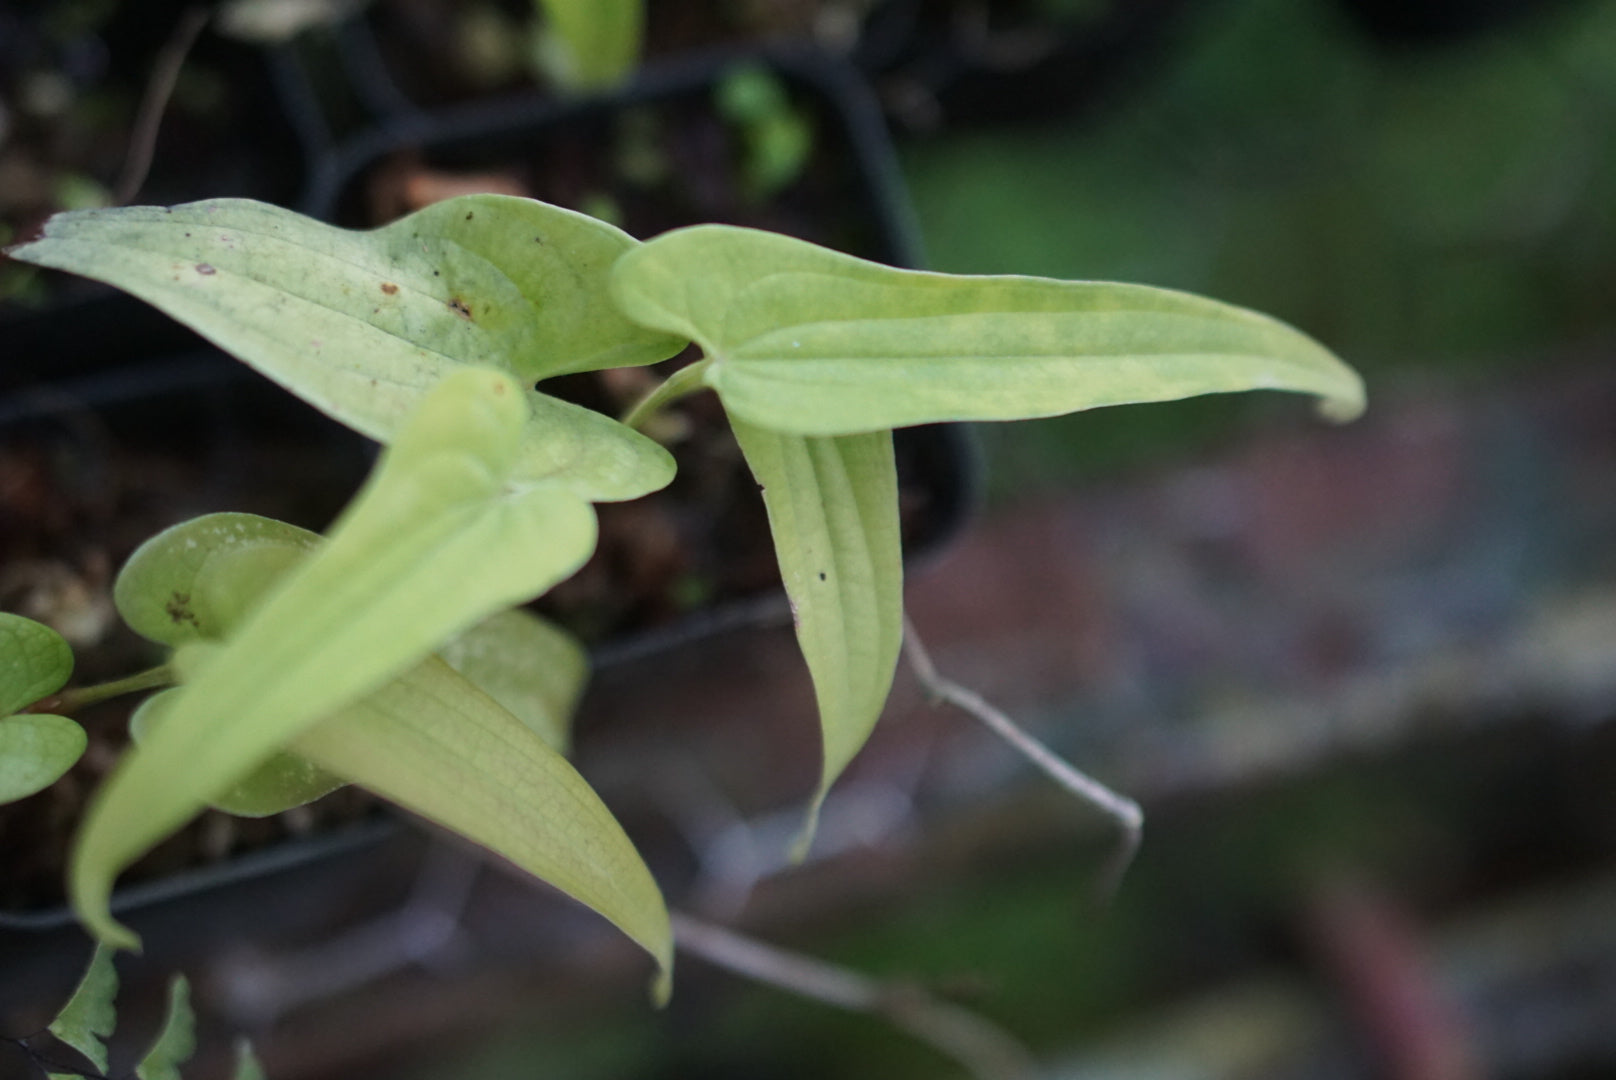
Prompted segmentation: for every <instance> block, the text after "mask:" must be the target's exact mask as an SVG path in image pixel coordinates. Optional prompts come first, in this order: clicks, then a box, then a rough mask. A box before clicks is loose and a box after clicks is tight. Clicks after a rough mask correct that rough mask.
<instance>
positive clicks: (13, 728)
mask: <svg viewBox="0 0 1616 1080" xmlns="http://www.w3.org/2000/svg"><path fill="white" fill-rule="evenodd" d="M88 744H89V740H88V738H87V737H86V736H85V734H84V729H83V728H81V727H79V725H78V724H77V723H75V722H74V721H72V720H69V719H68V718H67V717H65V716H53V715H51V714H49V713H19V714H17V715H16V716H8V717H5V718H4V719H0V803H8V802H14V801H16V800H17V799H25V798H27V797H28V796H30V795H32V794H34V793H35V792H39V791H43V790H45V789H46V788H48V787H50V786H51V785H52V784H54V783H56V781H57V780H60V779H61V778H62V774H63V773H65V772H67V770H69V769H71V768H72V767H73V764H74V763H75V762H76V761H78V759H79V758H80V757H82V756H84V749H85V747H86V746H87V745H88Z"/></svg>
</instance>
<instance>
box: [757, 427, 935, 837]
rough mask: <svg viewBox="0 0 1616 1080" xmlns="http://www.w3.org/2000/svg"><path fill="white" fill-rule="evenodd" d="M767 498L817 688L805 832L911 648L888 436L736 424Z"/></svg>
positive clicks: (856, 748)
mask: <svg viewBox="0 0 1616 1080" xmlns="http://www.w3.org/2000/svg"><path fill="white" fill-rule="evenodd" d="M730 423H731V425H732V426H733V428H734V430H735V436H736V440H737V441H738V442H739V443H740V446H741V451H742V453H743V454H744V455H745V457H746V462H747V465H748V466H750V467H751V469H752V473H753V475H754V476H755V477H756V478H757V481H758V483H759V484H760V485H761V486H762V488H763V500H764V504H765V506H766V508H767V510H768V515H769V531H770V533H771V534H772V536H773V538H774V545H775V554H776V557H777V559H778V560H779V563H780V572H781V578H782V580H783V581H784V583H785V587H786V594H787V596H789V597H790V599H791V607H792V615H793V620H794V622H795V624H796V631H797V641H798V644H799V645H800V646H801V648H802V652H803V657H804V659H805V660H806V661H807V663H808V670H809V673H810V675H811V676H812V678H813V684H814V697H815V699H816V703H817V705H818V709H819V716H820V732H821V737H822V741H823V744H822V755H823V764H822V769H821V776H820V782H819V786H818V788H817V789H816V791H815V793H814V796H813V801H812V803H811V805H810V810H809V816H808V821H807V824H806V826H805V828H804V830H803V834H802V836H801V837H800V838H799V840H798V843H797V853H798V854H799V855H801V854H802V853H804V852H806V850H807V846H808V844H809V843H810V842H811V841H812V837H813V831H814V826H815V822H816V820H817V816H818V810H819V806H820V804H821V803H822V802H823V801H824V798H825V794H826V792H827V791H828V790H829V788H830V786H831V784H832V783H834V782H835V780H836V778H837V777H838V776H839V775H841V773H842V770H843V769H845V768H846V767H847V765H848V763H849V762H850V761H851V760H852V759H853V756H854V755H855V754H857V753H858V751H859V749H860V748H861V747H863V745H864V742H865V740H866V739H868V738H869V734H870V731H871V729H872V728H873V727H874V726H875V722H876V720H877V719H878V718H879V717H880V715H881V710H882V708H883V707H884V706H885V704H886V699H887V695H888V693H889V692H890V690H891V687H892V679H893V673H894V671H895V670H896V667H897V662H898V652H899V650H900V648H901V647H902V642H903V552H902V546H901V538H900V531H899V526H898V481H897V469H896V466H895V463H894V459H893V450H892V433H891V432H888V431H883V432H876V433H873V434H865V435H843V436H836V437H809V436H800V435H786V434H781V433H779V432H774V431H769V430H767V429H765V428H759V427H756V426H754V425H752V424H749V423H747V422H746V421H744V420H739V419H737V418H736V417H734V416H732V417H731V418H730Z"/></svg>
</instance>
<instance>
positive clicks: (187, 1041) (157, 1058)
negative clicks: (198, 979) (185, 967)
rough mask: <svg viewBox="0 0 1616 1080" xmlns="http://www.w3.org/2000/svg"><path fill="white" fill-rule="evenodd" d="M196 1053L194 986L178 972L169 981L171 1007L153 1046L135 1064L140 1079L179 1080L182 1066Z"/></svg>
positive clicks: (165, 1015)
mask: <svg viewBox="0 0 1616 1080" xmlns="http://www.w3.org/2000/svg"><path fill="white" fill-rule="evenodd" d="M194 1053H196V1013H195V1012H193V1011H192V1009H191V985H190V983H188V982H186V980H185V976H183V975H176V976H174V978H173V979H171V980H170V981H169V984H168V1007H167V1009H166V1010H165V1012H164V1014H163V1026H162V1028H161V1029H160V1030H159V1031H158V1032H157V1038H156V1039H155V1040H153V1042H152V1044H151V1048H150V1049H148V1050H147V1051H146V1055H145V1056H144V1057H142V1058H141V1059H140V1062H139V1064H137V1065H136V1066H135V1076H137V1077H138V1078H139V1080H180V1066H181V1065H183V1064H185V1063H186V1062H187V1061H189V1060H190V1058H191V1055H192V1054H194Z"/></svg>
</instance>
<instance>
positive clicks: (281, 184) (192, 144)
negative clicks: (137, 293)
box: [0, 4, 324, 395]
mask: <svg viewBox="0 0 1616 1080" xmlns="http://www.w3.org/2000/svg"><path fill="white" fill-rule="evenodd" d="M124 7H125V10H123V11H120V12H119V13H118V14H117V15H115V16H114V17H113V18H112V19H111V20H110V22H109V23H108V25H107V27H106V29H105V31H104V32H103V33H101V34H99V35H94V36H91V37H87V38H86V39H84V41H83V43H82V46H80V44H79V43H76V42H70V44H69V46H63V48H64V49H66V51H67V54H68V55H67V56H66V57H65V58H62V59H59V60H58V62H59V63H62V64H64V65H68V66H69V68H70V69H71V70H75V71H78V70H79V69H82V72H81V74H82V79H83V85H82V86H80V87H79V88H78V92H79V93H80V94H82V95H91V94H95V93H105V92H108V89H109V88H118V89H120V90H121V91H122V92H123V93H125V94H126V95H133V96H135V97H138V95H139V93H140V91H141V90H142V88H143V87H144V84H145V80H146V79H147V77H148V74H149V71H148V69H149V68H150V66H151V64H152V62H153V57H154V55H155V54H156V53H157V52H158V50H159V49H160V48H161V47H162V46H163V44H164V41H165V38H166V36H167V35H168V34H169V33H170V32H171V29H172V27H173V25H174V24H175V23H176V22H177V21H178V20H179V18H180V17H181V13H182V12H183V11H184V10H185V9H186V7H187V5H185V4H164V5H161V7H160V9H159V10H155V11H154V10H153V9H152V8H151V7H150V6H148V5H140V6H138V8H137V6H135V5H125V6H124ZM29 17H30V18H33V19H36V20H43V19H45V17H46V16H45V15H44V14H43V13H41V12H39V11H36V12H34V13H32V15H31V16H29ZM0 18H3V20H4V21H3V22H0V39H5V38H6V37H7V35H8V32H9V31H8V27H9V28H10V31H19V30H20V29H25V28H26V27H28V26H32V25H33V24H32V23H30V22H28V21H27V19H26V18H25V16H24V14H23V13H8V14H6V15H5V16H3V17H0ZM7 44H8V45H10V46H11V47H12V48H0V78H5V77H6V76H7V75H8V71H7V70H6V69H7V66H8V65H14V68H13V70H11V71H10V72H9V74H10V75H14V76H16V78H18V79H20V78H21V75H22V72H24V71H26V70H29V69H30V65H32V64H34V63H37V62H39V54H41V53H48V51H49V50H48V49H47V48H46V46H45V45H44V44H39V45H38V46H37V47H33V46H29V45H28V44H27V42H26V41H25V40H19V38H18V35H17V34H13V35H12V38H11V40H10V41H9V42H8V43H7ZM13 49H14V50H15V52H13ZM98 49H99V50H100V51H97V50H98ZM75 50H76V51H75ZM80 54H84V55H80ZM186 71H191V72H199V73H201V74H204V75H207V76H209V78H210V80H212V81H207V80H200V81H199V84H200V85H203V86H204V87H206V86H211V87H212V89H213V92H215V93H216V94H217V95H219V97H220V100H219V101H218V102H217V103H216V104H215V106H214V111H213V112H210V113H208V114H206V115H205V116H201V117H198V116H197V115H195V114H193V113H191V112H188V111H187V110H185V109H182V108H179V107H177V106H171V107H170V108H169V110H168V111H167V112H166V113H165V115H164V119H163V123H162V125H161V127H160V128H159V134H158V137H157V142H156V144H155V147H154V152H153V156H152V166H151V170H150V172H149V174H148V175H147V178H146V180H145V182H144V183H143V184H142V185H141V187H140V188H139V190H138V192H137V193H136V195H135V197H134V201H135V202H137V203H142V204H154V205H170V204H173V203H179V202H187V201H190V200H193V199H200V198H212V197H219V196H231V195H234V196H242V197H249V198H256V199H260V200H263V201H265V202H272V203H277V204H280V205H283V206H298V205H300V204H301V203H302V202H303V201H304V198H305V193H306V191H307V187H308V174H309V169H310V167H311V165H312V162H313V161H314V159H315V158H316V157H318V156H319V154H320V152H321V151H322V150H323V149H324V146H323V145H322V144H321V143H319V142H317V141H315V142H311V139H314V138H317V136H318V133H319V129H318V125H317V124H314V123H312V122H311V120H312V113H311V110H310V106H309V103H308V102H307V100H306V95H305V91H304V88H303V87H302V86H301V85H300V84H299V83H298V81H297V80H296V79H289V78H288V77H287V75H288V72H287V70H286V65H285V64H284V62H283V60H282V58H281V57H279V56H277V55H276V54H274V53H271V52H266V51H264V50H259V49H254V48H250V47H247V46H244V45H241V44H239V43H236V42H233V41H229V40H226V39H223V38H220V37H219V36H217V35H216V34H213V33H212V32H211V31H207V30H204V31H203V32H202V34H201V36H200V37H199V38H198V40H197V41H196V43H195V45H194V46H193V48H192V50H191V52H190V54H189V56H188V59H187V62H186V68H184V69H182V72H186ZM185 85H187V84H185V83H183V82H182V88H183V87H184V86H185ZM193 96H194V92H193ZM61 141H63V142H70V141H72V140H69V139H67V138H66V137H64V138H63V139H62V140H61ZM77 141H78V142H89V143H91V146H92V147H93V156H94V158H95V161H94V163H93V164H94V165H95V166H96V167H95V168H94V169H93V170H90V171H93V172H94V178H95V179H97V180H99V181H101V182H102V183H104V184H107V185H108V186H110V185H111V184H112V182H113V180H114V178H115V175H116V172H117V169H118V168H119V166H120V165H121V163H122V159H123V155H124V153H125V146H124V145H123V144H124V142H125V141H126V139H125V138H118V139H111V140H109V139H107V138H105V137H104V136H102V137H98V138H97V139H94V140H89V139H87V138H86V137H85V136H83V135H80V136H78V137H77ZM85 152H87V151H85ZM23 227H24V229H25V231H24V233H22V234H19V235H18V236H17V237H16V238H15V239H16V240H18V241H20V240H22V239H25V238H26V223H24V225H23ZM35 273H37V274H40V275H42V277H43V279H44V281H45V284H46V288H47V289H48V295H47V296H46V297H45V298H44V299H43V300H41V301H39V302H37V303H24V302H21V301H0V353H3V355H4V357H5V359H4V361H3V362H0V395H8V394H10V393H13V392H15V391H17V390H19V389H20V388H23V387H26V386H29V385H31V384H34V383H38V382H49V381H51V380H54V379H57V378H64V377H67V378H71V377H76V376H80V375H84V374H88V373H92V372H96V371H102V370H108V369H112V368H116V367H119V366H122V365H125V364H129V363H137V362H141V361H146V360H152V359H155V358H160V357H162V356H165V355H172V354H174V353H177V352H182V351H186V350H190V349H194V348H196V347H197V346H198V345H199V344H200V342H199V339H198V338H197V337H196V336H195V335H194V334H192V333H191V332H190V331H188V330H186V329H184V328H183V327H181V326H179V325H178V324H177V323H175V322H173V321H172V320H170V319H168V318H167V317H165V316H163V315H162V314H160V313H159V312H157V311H155V310H154V309H152V308H151V307H149V306H148V305H146V304H143V303H141V302H139V301H137V300H135V299H133V298H132V297H129V296H127V295H125V294H123V293H120V292H116V291H114V290H112V289H110V288H107V287H105V286H102V285H99V284H97V283H95V282H90V281H86V280H84V279H82V278H76V277H73V276H71V275H67V274H59V273H56V272H54V271H44V270H41V271H35Z"/></svg>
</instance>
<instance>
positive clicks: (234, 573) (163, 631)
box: [112, 513, 320, 647]
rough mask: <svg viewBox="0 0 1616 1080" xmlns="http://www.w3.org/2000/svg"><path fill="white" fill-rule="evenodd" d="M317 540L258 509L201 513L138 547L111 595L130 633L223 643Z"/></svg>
mask: <svg viewBox="0 0 1616 1080" xmlns="http://www.w3.org/2000/svg"><path fill="white" fill-rule="evenodd" d="M319 543H320V537H319V535H318V534H316V533H312V532H309V531H308V530H307V529H300V528H298V527H297V526H296V525H288V524H286V523H285V522H283V521H275V520H274V519H272V518H266V517H259V516H258V515H257V514H238V513H222V514H205V515H203V516H202V517H198V518H192V519H191V520H189V521H182V522H180V523H179V524H178V525H174V526H171V527H170V528H167V529H164V530H163V531H162V532H160V533H158V534H157V535H156V536H154V537H152V538H151V539H149V540H147V541H146V542H145V543H144V544H141V545H140V547H138V548H136V549H135V552H134V554H133V555H131V556H129V559H128V561H126V562H125V563H124V564H123V568H122V569H121V570H119V571H118V577H117V580H116V581H115V582H114V583H113V588H112V600H113V603H114V604H115V605H116V606H117V608H118V614H119V615H121V616H123V620H124V622H126V623H128V624H129V626H130V628H131V629H132V630H134V631H135V633H137V634H140V635H141V636H142V637H146V638H150V639H151V640H152V641H156V642H158V643H160V644H163V645H169V646H173V647H178V646H180V645H183V644H186V643H187V642H191V641H222V640H223V639H224V637H225V635H226V634H228V633H229V632H230V631H231V630H233V629H234V628H235V626H236V624H237V623H238V622H239V621H240V620H241V618H242V617H243V616H244V615H245V614H246V611H247V608H248V607H249V606H250V605H251V603H252V602H253V601H255V600H257V598H258V597H259V596H260V595H261V594H262V593H263V591H264V590H265V588H266V587H267V586H268V585H269V583H270V582H272V581H274V580H275V579H276V578H278V577H280V576H281V575H282V574H284V573H285V572H286V571H287V570H288V569H290V568H291V567H292V566H293V565H294V564H295V563H296V562H298V561H300V560H301V559H302V558H303V557H304V556H305V555H307V554H308V553H309V552H311V551H313V550H314V549H315V548H316V547H317V546H318V545H319Z"/></svg>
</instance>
